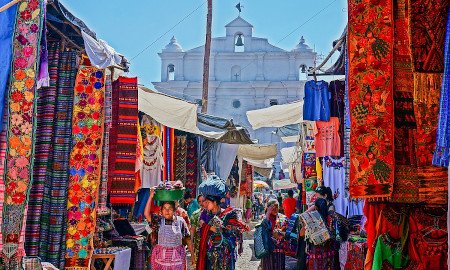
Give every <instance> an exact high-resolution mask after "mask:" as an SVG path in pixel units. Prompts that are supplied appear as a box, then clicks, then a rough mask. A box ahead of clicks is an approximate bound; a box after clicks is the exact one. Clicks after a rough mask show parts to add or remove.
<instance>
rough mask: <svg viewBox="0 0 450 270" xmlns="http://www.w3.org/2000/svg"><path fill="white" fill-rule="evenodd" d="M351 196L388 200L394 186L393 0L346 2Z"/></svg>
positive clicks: (354, 0) (352, 0) (353, 0)
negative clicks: (347, 19) (347, 17)
mask: <svg viewBox="0 0 450 270" xmlns="http://www.w3.org/2000/svg"><path fill="white" fill-rule="evenodd" d="M348 25H349V32H348V39H349V48H348V51H349V60H350V63H349V72H348V74H349V75H348V78H349V101H350V111H351V130H352V136H351V137H350V156H351V165H350V166H351V174H350V193H351V196H352V197H353V198H366V197H371V198H377V197H378V198H386V197H389V196H391V193H392V183H393V181H394V174H393V172H394V171H393V169H394V168H393V167H394V166H393V165H394V115H393V110H394V105H393V100H392V44H393V20H392V0H386V1H377V2H373V1H368V0H363V1H360V0H358V1H356V0H351V1H349V22H348Z"/></svg>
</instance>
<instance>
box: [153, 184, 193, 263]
mask: <svg viewBox="0 0 450 270" xmlns="http://www.w3.org/2000/svg"><path fill="white" fill-rule="evenodd" d="M154 195H155V190H154V189H153V188H152V189H151V191H150V198H149V200H148V202H147V205H146V207H145V217H146V218H147V220H148V222H149V223H150V224H151V228H152V234H151V239H152V246H153V250H152V255H151V263H152V270H185V269H186V249H185V245H187V247H188V249H189V251H190V252H191V253H192V252H193V250H192V242H191V238H190V233H189V228H188V225H187V224H186V221H184V219H183V218H182V217H179V216H177V215H176V214H175V212H176V206H175V202H174V201H163V202H160V205H161V206H160V207H161V210H160V213H159V214H151V207H152V204H151V201H152V200H153V198H154ZM191 259H193V258H191ZM192 263H193V262H192V261H191V264H192Z"/></svg>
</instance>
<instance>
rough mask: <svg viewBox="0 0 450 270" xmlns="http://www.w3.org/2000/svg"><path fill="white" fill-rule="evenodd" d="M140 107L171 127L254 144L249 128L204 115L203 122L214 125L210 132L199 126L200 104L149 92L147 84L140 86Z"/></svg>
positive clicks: (219, 140) (210, 138)
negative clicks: (198, 113) (198, 106)
mask: <svg viewBox="0 0 450 270" xmlns="http://www.w3.org/2000/svg"><path fill="white" fill-rule="evenodd" d="M138 107H139V110H140V111H142V112H144V113H145V114H147V115H149V116H150V117H152V118H153V119H155V120H156V121H157V122H159V123H161V124H162V125H165V126H167V127H170V128H174V129H178V130H181V131H185V132H189V133H192V134H197V135H199V136H202V137H205V138H207V139H209V140H213V141H218V142H223V143H229V144H251V143H253V142H252V140H251V139H250V136H249V135H248V132H247V130H246V129H245V128H243V127H240V126H235V125H234V124H233V122H232V121H229V120H226V119H223V118H219V117H214V116H209V115H204V114H203V115H202V116H201V121H202V122H201V123H203V124H204V125H209V126H210V127H211V128H210V129H209V130H208V131H205V130H200V129H199V128H198V126H197V125H198V121H199V119H198V117H197V104H194V103H190V102H187V101H184V100H181V99H178V98H175V97H171V96H168V95H164V94H161V93H156V92H153V91H149V90H146V89H145V88H143V87H139V96H138Z"/></svg>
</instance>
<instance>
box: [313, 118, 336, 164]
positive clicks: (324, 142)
mask: <svg viewBox="0 0 450 270" xmlns="http://www.w3.org/2000/svg"><path fill="white" fill-rule="evenodd" d="M314 135H315V137H314V142H315V144H316V155H317V157H324V156H340V154H341V139H340V136H339V118H337V117H330V121H328V122H325V121H316V125H315V128H314Z"/></svg>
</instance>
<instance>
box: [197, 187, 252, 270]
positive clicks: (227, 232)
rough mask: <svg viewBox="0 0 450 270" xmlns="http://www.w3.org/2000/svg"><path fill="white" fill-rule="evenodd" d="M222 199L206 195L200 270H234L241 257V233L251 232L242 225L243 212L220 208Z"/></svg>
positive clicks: (202, 216) (202, 217) (199, 254)
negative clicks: (238, 255) (239, 255)
mask: <svg viewBox="0 0 450 270" xmlns="http://www.w3.org/2000/svg"><path fill="white" fill-rule="evenodd" d="M216 194H217V195H219V192H217V193H216ZM222 197H223V196H220V195H219V196H215V195H205V194H204V198H205V208H206V209H205V210H203V211H202V213H201V215H200V226H201V229H200V235H201V237H200V247H199V253H198V260H197V270H234V269H236V267H235V264H236V259H237V253H239V254H240V253H242V242H243V239H242V233H243V232H244V231H247V230H248V229H249V228H248V226H247V225H246V224H245V223H244V222H243V221H242V213H241V210H238V209H234V208H232V207H228V208H226V209H222V208H221V207H220V201H221V199H222ZM238 245H239V248H238V251H237V246H238Z"/></svg>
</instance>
